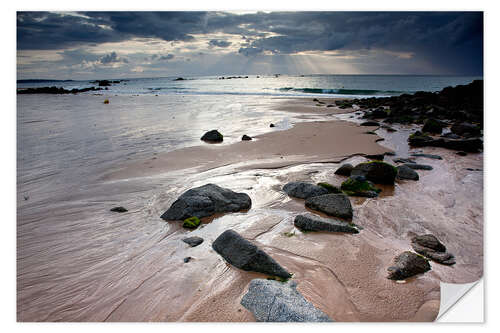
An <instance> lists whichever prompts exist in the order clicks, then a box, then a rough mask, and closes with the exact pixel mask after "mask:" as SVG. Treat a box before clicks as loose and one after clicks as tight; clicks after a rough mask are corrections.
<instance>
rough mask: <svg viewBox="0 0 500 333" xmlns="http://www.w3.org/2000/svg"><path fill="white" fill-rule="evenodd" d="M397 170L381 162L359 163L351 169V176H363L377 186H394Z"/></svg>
mask: <svg viewBox="0 0 500 333" xmlns="http://www.w3.org/2000/svg"><path fill="white" fill-rule="evenodd" d="M397 174H398V170H397V169H396V167H394V166H392V165H390V164H388V163H385V162H381V161H372V162H365V163H360V164H358V165H356V166H355V167H354V169H352V172H351V176H364V177H365V178H366V179H367V180H370V181H372V182H374V183H377V184H390V185H393V184H394V180H395V179H396V175H397Z"/></svg>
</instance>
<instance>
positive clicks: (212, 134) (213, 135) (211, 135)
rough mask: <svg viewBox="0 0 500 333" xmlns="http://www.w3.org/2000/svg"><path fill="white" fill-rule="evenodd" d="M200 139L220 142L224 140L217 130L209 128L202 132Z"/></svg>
mask: <svg viewBox="0 0 500 333" xmlns="http://www.w3.org/2000/svg"><path fill="white" fill-rule="evenodd" d="M201 140H203V141H208V142H222V141H223V140H224V136H223V135H222V134H220V133H219V131H217V130H211V131H208V132H207V133H205V134H203V136H202V137H201Z"/></svg>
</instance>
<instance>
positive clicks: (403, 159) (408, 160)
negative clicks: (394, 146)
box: [392, 158, 416, 163]
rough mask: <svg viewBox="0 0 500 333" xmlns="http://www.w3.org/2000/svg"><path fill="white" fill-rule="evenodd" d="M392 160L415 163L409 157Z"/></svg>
mask: <svg viewBox="0 0 500 333" xmlns="http://www.w3.org/2000/svg"><path fill="white" fill-rule="evenodd" d="M392 161H393V162H394V163H416V162H415V161H414V160H413V159H410V158H393V159H392Z"/></svg>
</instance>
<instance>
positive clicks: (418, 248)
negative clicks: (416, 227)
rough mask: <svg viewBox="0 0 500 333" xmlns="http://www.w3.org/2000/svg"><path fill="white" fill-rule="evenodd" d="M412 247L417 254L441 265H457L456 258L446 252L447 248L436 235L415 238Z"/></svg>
mask: <svg viewBox="0 0 500 333" xmlns="http://www.w3.org/2000/svg"><path fill="white" fill-rule="evenodd" d="M411 246H412V247H413V249H414V250H415V252H417V253H420V254H421V255H423V256H424V257H427V258H429V259H431V260H434V261H436V262H439V263H441V264H444V265H454V264H455V263H456V261H455V257H454V256H453V255H452V254H451V253H448V252H446V247H445V246H444V245H443V244H442V243H441V242H440V241H439V240H438V239H437V238H436V236H434V235H431V234H427V235H420V236H415V237H413V238H412V239H411Z"/></svg>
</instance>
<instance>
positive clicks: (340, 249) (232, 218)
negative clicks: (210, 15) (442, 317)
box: [18, 96, 483, 321]
mask: <svg viewBox="0 0 500 333" xmlns="http://www.w3.org/2000/svg"><path fill="white" fill-rule="evenodd" d="M148 97H149V98H152V99H154V96H148ZM113 99H116V98H112V99H111V102H112V103H113V102H114V101H113ZM330 102H333V100H332V101H327V102H325V106H318V105H316V103H315V102H314V101H313V99H312V98H308V99H304V98H300V99H289V98H287V99H285V100H283V101H280V103H277V104H273V106H271V107H275V108H276V110H278V111H280V112H283V111H285V112H286V110H290V111H291V112H292V113H294V114H297V117H298V118H297V119H303V120H304V122H300V121H299V122H296V123H295V124H294V126H293V127H291V128H288V129H287V128H277V129H271V128H270V129H269V131H268V133H265V134H259V135H256V136H255V137H254V138H255V140H252V141H249V142H234V141H233V142H232V143H230V144H224V145H209V144H204V143H201V142H200V143H201V145H198V146H193V147H185V148H181V149H179V150H175V151H170V152H166V153H160V154H157V155H155V156H154V159H153V158H151V157H149V158H147V159H146V158H145V159H142V158H141V159H136V160H132V161H131V162H124V163H120V165H118V166H116V167H113V168H111V170H110V171H109V172H106V173H105V174H104V175H103V176H102V177H101V178H100V182H102V183H103V184H107V186H108V188H109V189H110V188H114V189H115V190H114V191H110V192H111V193H113V192H115V193H118V191H119V189H122V188H123V189H127V190H126V191H125V192H123V193H120V196H119V198H125V197H128V198H127V199H126V200H128V203H132V202H134V203H132V206H133V207H132V208H133V209H132V210H131V213H126V214H123V215H120V216H119V217H118V216H116V215H110V217H109V221H106V222H107V229H106V231H109V230H112V229H113V228H125V229H124V230H127V231H128V232H130V234H131V235H130V236H129V237H130V239H128V240H127V242H128V243H127V244H132V245H133V246H131V247H129V248H128V247H126V246H125V247H122V248H121V249H119V248H113V250H112V251H105V250H103V252H100V251H99V250H96V256H98V258H99V260H98V261H97V262H98V264H96V265H94V266H89V267H88V268H87V270H85V271H84V274H83V276H78V273H77V272H78V271H75V273H74V274H69V276H71V277H73V278H74V281H69V280H65V278H64V277H63V276H62V275H64V273H60V274H62V275H61V278H63V280H64V281H65V282H64V283H62V284H61V285H60V286H59V287H57V288H55V290H52V291H48V290H47V289H41V290H40V291H39V292H40V293H41V294H42V295H43V294H45V295H49V296H51V297H48V299H47V300H43V299H42V298H37V300H36V301H35V302H33V300H32V297H33V291H31V290H29V288H27V287H28V286H29V285H31V284H30V283H32V282H33V281H35V280H36V276H35V275H33V274H34V272H32V271H31V269H29V268H28V266H27V264H28V263H29V261H28V262H22V263H21V267H20V270H21V271H20V272H19V273H18V281H19V282H21V283H20V286H19V288H20V289H18V302H19V303H18V304H19V307H20V308H18V320H20V321H30V320H42V321H54V320H63V321H253V320H254V318H253V315H252V314H251V313H250V312H249V311H248V310H246V309H245V308H244V307H242V306H241V305H240V304H239V302H240V300H241V297H242V296H243V295H244V294H245V292H246V288H248V283H249V282H250V280H251V279H252V278H256V277H265V275H262V274H259V273H251V272H244V271H241V270H239V269H237V268H235V267H231V266H228V265H227V264H225V262H224V261H223V260H222V258H221V257H220V256H218V254H217V253H215V252H214V251H213V250H212V249H211V243H212V242H213V241H214V240H215V238H216V237H217V236H218V235H219V234H220V233H222V232H223V231H224V230H226V229H228V228H233V229H235V230H237V231H238V232H240V233H241V234H242V236H244V237H245V238H247V239H249V240H251V241H253V242H255V243H256V244H258V245H260V246H261V247H262V249H264V250H265V251H266V252H267V253H269V254H270V255H271V256H272V257H273V258H275V259H276V260H277V261H278V262H279V263H280V264H282V265H283V266H284V267H286V268H287V269H289V270H290V271H291V272H293V273H294V277H293V280H294V281H297V282H298V290H299V291H300V292H301V293H302V294H303V295H304V297H305V298H306V299H307V300H308V301H310V302H311V303H313V305H315V306H316V307H318V308H319V309H321V310H322V311H324V312H325V313H326V314H328V315H329V316H330V317H331V318H334V319H335V320H336V321H432V320H434V319H435V317H436V316H437V313H438V312H439V281H444V282H450V283H465V282H472V281H475V280H476V279H478V278H479V277H481V276H482V220H483V218H482V214H483V212H482V208H483V207H482V171H481V172H478V171H469V170H466V169H467V168H472V169H474V170H476V169H479V170H482V162H483V161H482V153H480V154H469V155H467V156H464V157H460V160H457V159H456V155H455V153H454V152H451V151H448V150H446V149H443V148H436V147H424V148H419V149H411V150H410V149H409V148H408V146H407V143H406V141H405V142H401V138H402V137H404V135H402V134H404V133H406V134H405V135H406V137H407V135H408V134H409V133H411V131H412V130H414V128H412V127H411V126H403V125H402V126H397V125H394V126H393V127H394V128H395V129H397V131H398V132H396V133H389V132H387V131H386V130H385V129H381V128H380V129H377V127H373V126H359V125H358V124H357V123H356V122H352V121H351V122H348V121H346V120H351V119H346V117H347V118H348V117H350V116H354V115H355V112H356V110H353V109H350V110H341V109H339V108H335V107H331V108H327V107H326V105H327V104H328V103H330ZM309 105H310V106H309ZM301 109H302V110H303V112H301V111H300V110H301ZM300 117H303V118H300ZM355 118H356V119H357V118H360V117H355ZM356 119H352V120H353V121H355V120H356ZM359 121H361V120H358V122H359ZM372 131H375V135H374V134H367V133H366V132H372ZM202 134H203V133H200V134H199V135H200V137H201V135H202ZM243 134H246V133H241V135H243ZM248 134H250V133H248ZM382 138H383V139H384V140H385V141H382V142H379V143H377V142H376V141H378V140H379V139H382ZM384 145H385V146H384ZM391 145H392V146H391ZM404 145H406V151H407V152H408V151H412V152H416V151H421V152H423V153H430V154H439V155H441V156H442V157H443V159H442V160H428V159H424V158H418V161H419V162H421V163H425V164H429V165H431V166H432V167H433V168H434V170H431V171H419V175H420V180H419V181H418V182H412V181H398V182H397V183H396V185H395V186H394V187H393V188H391V187H382V189H383V191H382V193H381V194H380V196H379V198H376V199H366V198H355V197H351V202H352V204H353V208H354V212H355V213H354V214H355V215H354V218H353V221H354V222H355V223H356V224H359V225H361V226H362V227H363V230H362V231H361V233H360V234H359V235H344V234H336V233H334V234H328V233H303V232H301V231H300V230H298V229H296V228H295V227H294V226H293V217H294V216H295V215H296V214H298V213H301V212H305V211H307V210H306V209H305V208H304V205H303V200H300V199H291V198H289V197H288V196H287V195H286V194H284V193H283V192H282V186H283V185H284V184H286V183H287V182H290V181H296V180H300V181H308V182H314V183H317V182H320V181H326V182H329V183H332V184H334V185H340V183H341V182H342V181H343V180H345V179H346V178H345V177H342V176H338V175H335V174H334V171H335V170H336V169H337V168H338V166H340V164H342V163H343V162H346V163H347V162H349V163H352V164H353V165H355V164H357V163H360V162H364V161H367V160H369V159H367V158H365V157H363V155H378V154H384V153H386V152H391V151H396V152H397V153H398V154H401V153H402V152H403V151H404V150H405V149H404V147H403V148H401V146H404ZM398 157H408V156H398ZM389 158H390V157H389V156H386V160H387V161H388V162H390V163H392V164H394V162H392V160H391V159H389ZM146 180H147V181H148V182H153V183H154V184H155V190H154V192H153V193H149V194H152V197H144V194H142V193H141V195H140V196H139V197H137V198H136V197H135V195H134V191H133V190H131V189H133V188H134V185H133V184H136V183H139V182H144V181H146ZM209 182H211V183H216V184H218V185H220V186H224V187H227V188H230V189H232V190H234V191H237V192H244V193H247V194H248V195H249V196H250V197H251V198H252V208H251V209H250V210H249V211H247V212H240V213H235V214H226V215H222V216H217V217H215V218H212V219H204V220H203V222H204V223H203V225H202V226H203V227H202V228H199V229H196V230H195V231H191V232H188V231H186V230H184V229H182V228H181V227H180V226H179V222H164V221H162V220H161V219H160V218H159V216H160V215H161V213H162V212H163V211H164V210H165V209H167V208H168V207H169V206H170V204H171V203H172V202H173V201H174V200H175V198H177V197H178V195H180V194H181V193H182V192H184V191H186V190H187V189H189V188H192V187H196V186H200V185H204V184H205V183H209ZM131 184H132V185H131ZM145 193H148V192H145ZM471 193H473V194H474V195H475V197H474V198H472V199H471V198H470V197H469V196H470V194H471ZM101 195H102V194H101ZM109 204H110V203H109V202H100V203H98V204H97V207H99V208H100V209H106V207H107V206H109ZM141 205H142V206H145V207H146V208H145V209H144V208H139V207H140V206H141ZM429 205H431V207H432V209H429ZM75 215H76V214H75ZM75 215H72V216H73V217H74V216H75ZM87 218H88V219H91V218H92V213H91V212H90V213H88V217H87ZM21 219H22V220H23V221H21V222H23V223H28V222H30V221H34V217H33V216H30V215H29V214H26V212H25V211H24V212H21ZM30 219H31V220H30ZM45 219H46V220H50V219H51V217H49V216H46V217H45ZM132 220H133V221H132ZM113 223H115V224H114V225H113ZM464 230H466V231H464ZM18 232H19V231H18ZM115 232H116V231H115ZM426 232H428V233H433V234H435V235H436V236H438V237H439V238H440V239H441V240H442V241H443V242H444V243H445V244H446V245H447V247H448V248H449V250H450V252H452V253H454V254H455V256H456V258H457V264H456V265H455V266H453V267H448V266H443V265H439V264H437V263H432V264H431V265H432V270H431V271H430V272H428V273H426V274H423V275H419V276H417V277H415V278H411V279H409V280H407V281H406V283H404V284H400V283H396V282H394V281H391V280H388V279H387V278H386V275H387V272H386V269H387V267H389V266H390V264H391V261H392V258H393V257H394V256H395V255H397V254H398V253H400V252H401V251H404V250H411V247H410V238H411V237H412V236H414V235H416V234H422V233H426ZM139 233H140V234H142V236H140V237H139V239H136V238H135V236H137V235H138V234H139ZM285 233H288V234H292V233H293V234H294V236H292V237H288V236H286V235H285ZM188 234H189V235H190V236H191V235H196V236H200V237H202V238H204V239H205V241H204V243H203V244H202V245H200V246H198V247H196V248H189V247H188V246H187V244H184V243H183V242H181V238H183V237H185V236H186V235H188ZM105 242H107V243H106V244H108V243H109V244H111V243H112V240H110V239H109V235H108V236H107V237H106V240H105ZM24 246H26V243H25V244H24ZM120 251H124V252H123V253H120ZM188 255H189V256H190V257H192V258H193V260H191V261H190V262H189V263H184V262H183V260H182V258H184V257H186V256H188ZM479 258H481V260H479ZM99 262H104V263H107V264H109V265H110V267H106V268H105V269H104V267H102V266H101V264H100V263H99ZM19 274H21V275H19ZM22 274H27V275H28V279H27V280H26V281H23V280H24V279H26V277H23V275H22ZM98 276H101V277H103V280H102V281H99V282H97V283H96V282H94V281H95V279H96V277H98ZM104 276H105V278H104ZM39 285H47V286H49V285H50V283H49V281H48V280H47V281H45V282H44V283H42V284H39ZM75 286H80V290H82V291H81V292H79V291H74V289H75ZM106 286H108V287H106ZM89 288H90V289H89ZM72 290H73V291H72ZM77 290H78V289H77ZM89 290H91V291H92V292H90V291H89ZM58 293H59V294H62V295H66V296H67V297H69V299H73V300H72V301H62V303H61V301H60V300H59V297H60V296H57V294H58ZM89 294H90V295H91V296H90V297H89V296H86V295H89ZM325 295H328V296H325ZM75 300H77V301H75ZM51 301H52V302H55V303H59V304H58V306H56V307H52V308H51ZM37 302H40V303H41V304H38V305H39V306H38V308H37V307H36V305H37ZM68 307H69V310H68V311H64V309H68ZM49 308H51V309H50V310H48V309H49ZM146 309H147V310H146Z"/></svg>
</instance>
